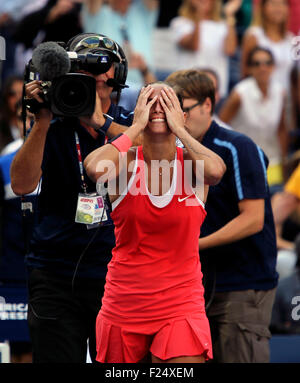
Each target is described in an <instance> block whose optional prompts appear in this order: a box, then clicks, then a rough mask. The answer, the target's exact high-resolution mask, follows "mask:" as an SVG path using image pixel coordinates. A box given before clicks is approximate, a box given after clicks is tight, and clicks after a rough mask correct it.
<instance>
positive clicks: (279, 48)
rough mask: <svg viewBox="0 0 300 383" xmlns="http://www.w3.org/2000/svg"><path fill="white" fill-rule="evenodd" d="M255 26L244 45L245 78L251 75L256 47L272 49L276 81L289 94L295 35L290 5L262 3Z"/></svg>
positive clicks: (278, 1) (277, 1) (273, 0)
mask: <svg viewBox="0 0 300 383" xmlns="http://www.w3.org/2000/svg"><path fill="white" fill-rule="evenodd" d="M254 15H255V17H254V18H253V22H252V26H251V27H250V28H249V29H248V30H247V31H246V32H245V36H244V40H243V44H242V68H241V70H242V76H243V77H244V76H247V75H248V74H249V67H248V65H247V60H248V56H249V52H250V51H251V50H252V49H253V48H254V47H256V46H260V47H263V48H267V49H269V50H270V51H271V52H272V53H273V55H274V58H275V63H276V65H275V69H274V72H273V75H272V79H274V81H276V82H279V83H281V84H282V85H283V87H284V89H285V90H286V91H287V92H289V90H290V85H291V71H292V68H293V60H292V55H291V49H292V39H293V34H292V33H291V32H289V31H288V27H287V25H288V18H289V3H288V1H287V0H261V2H260V3H259V4H258V6H257V7H256V10H255V12H254Z"/></svg>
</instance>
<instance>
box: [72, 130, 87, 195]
mask: <svg viewBox="0 0 300 383" xmlns="http://www.w3.org/2000/svg"><path fill="white" fill-rule="evenodd" d="M74 135H75V142H76V152H77V158H78V164H79V171H80V178H81V188H82V190H83V192H84V194H87V184H86V182H85V179H84V173H83V162H82V154H81V149H80V142H79V136H78V133H77V132H76V131H75V132H74Z"/></svg>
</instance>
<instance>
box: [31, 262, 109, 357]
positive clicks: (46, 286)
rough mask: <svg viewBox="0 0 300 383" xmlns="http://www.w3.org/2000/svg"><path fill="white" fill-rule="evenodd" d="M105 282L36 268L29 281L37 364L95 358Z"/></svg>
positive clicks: (33, 342) (32, 329)
mask: <svg viewBox="0 0 300 383" xmlns="http://www.w3.org/2000/svg"><path fill="white" fill-rule="evenodd" d="M104 284H105V280H104V279H99V280H97V279H91V280H90V279H89V280H80V279H77V280H76V279H75V283H74V288H72V283H71V279H70V278H65V277H62V276H58V275H55V274H52V273H51V272H49V271H44V270H38V269H34V270H32V271H31V272H30V275H29V280H28V292H29V299H28V325H29V331H30V336H31V340H32V348H33V362H34V363H85V362H86V356H87V340H89V353H90V357H91V360H92V361H93V362H94V361H95V357H96V340H95V322H96V317H97V314H98V312H99V309H100V307H101V300H102V296H103V292H104Z"/></svg>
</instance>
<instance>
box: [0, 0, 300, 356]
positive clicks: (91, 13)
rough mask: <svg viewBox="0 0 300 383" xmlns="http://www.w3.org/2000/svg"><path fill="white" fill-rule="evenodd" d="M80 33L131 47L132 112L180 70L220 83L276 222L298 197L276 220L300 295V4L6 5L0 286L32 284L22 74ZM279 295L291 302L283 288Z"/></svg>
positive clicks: (282, 262)
mask: <svg viewBox="0 0 300 383" xmlns="http://www.w3.org/2000/svg"><path fill="white" fill-rule="evenodd" d="M81 32H95V33H101V34H104V35H107V36H109V37H111V38H112V39H114V40H116V41H117V42H118V43H119V44H120V45H121V46H122V47H123V49H124V51H125V53H126V56H127V59H128V63H129V74H128V78H127V84H128V85H129V88H128V89H125V90H124V91H123V92H122V96H121V100H120V103H121V105H123V106H124V107H126V108H127V109H131V110H133V109H134V106H135V102H136V98H137V95H138V92H139V90H140V88H141V87H142V86H143V85H144V84H147V83H150V82H152V81H154V80H155V79H158V80H164V79H165V78H166V77H167V76H168V75H169V74H170V73H171V72H172V71H174V70H178V69H190V68H196V69H199V70H203V71H206V72H207V73H209V72H210V73H211V74H212V76H213V77H214V79H215V84H216V95H217V100H218V103H217V106H216V118H218V121H221V123H222V122H223V125H225V126H227V127H229V128H232V129H235V130H238V131H241V132H243V133H244V134H246V135H248V136H250V137H251V138H252V139H253V140H254V142H255V143H256V144H257V145H259V146H260V147H261V148H262V149H263V150H264V152H265V153H266V154H267V156H268V158H269V168H268V182H269V185H270V190H271V193H272V195H273V201H274V212H276V214H277V212H278V211H279V213H280V211H282V210H284V211H285V210H287V206H289V205H288V203H289V200H288V199H284V198H281V197H282V194H283V195H286V193H289V194H291V195H293V196H294V197H293V198H294V199H293V202H294V204H293V208H292V209H290V210H289V213H290V215H289V216H285V217H284V219H280V217H279V218H278V217H277V216H275V223H277V224H278V225H277V229H278V230H277V234H278V271H279V274H280V279H281V280H283V279H284V278H285V277H291V275H293V278H294V279H293V280H292V286H293V287H294V288H293V287H289V289H290V290H291V291H292V292H291V293H293V294H294V295H295V294H296V295H297V292H298V295H300V292H299V290H297V289H296V290H295V286H296V287H297V286H299V275H298V271H297V270H298V266H299V261H297V258H298V253H299V243H298V242H297V241H295V239H296V237H297V235H298V233H299V232H300V210H299V198H300V193H298V194H299V196H298V195H297V194H295V193H294V194H293V190H291V189H288V190H287V189H286V187H285V185H286V184H288V181H289V179H290V177H292V176H293V174H294V173H293V172H294V171H295V169H296V168H297V165H298V161H299V150H300V61H299V59H298V52H297V37H296V36H297V35H298V34H299V32H300V2H299V1H297V0H227V1H226V0H224V1H221V0H214V1H213V0H182V1H180V0H176V1H175V0H173V1H167V0H160V1H158V0H132V1H130V0H106V1H105V0H81V1H80V0H30V1H28V0H4V1H2V2H1V4H0V36H2V37H4V39H5V45H6V51H5V60H3V61H0V91H1V105H0V151H1V153H0V155H1V157H0V180H1V182H0V188H1V190H0V196H1V206H2V208H1V221H2V222H1V223H2V225H1V226H2V227H1V230H2V232H1V251H2V253H1V258H0V262H1V263H0V283H2V284H6V283H11V284H16V283H17V284H22V283H24V284H25V279H26V277H25V271H24V269H19V266H17V265H19V264H20V262H19V258H18V256H19V254H22V253H23V252H24V249H25V244H24V246H16V243H20V236H21V235H22V234H21V231H22V230H21V226H20V225H21V213H18V206H20V199H19V197H17V196H15V195H13V192H12V190H11V188H10V184H9V175H8V174H9V168H8V166H9V164H10V161H11V158H12V156H13V155H14V153H15V152H16V150H18V148H19V147H20V145H21V143H22V135H23V123H22V115H21V110H22V108H21V97H22V87H23V77H22V76H23V72H24V67H25V64H26V63H27V62H28V60H29V59H30V58H31V55H32V51H33V50H34V49H35V47H36V46H37V45H38V44H39V43H41V42H44V41H62V42H66V41H68V40H69V39H70V38H71V37H73V36H75V35H76V34H78V33H81ZM298 187H299V190H300V186H299V185H298ZM289 194H288V195H289ZM277 201H279V202H280V205H278V202H277ZM18 214H19V216H18ZM17 216H18V218H16V217H17ZM3 223H4V224H3ZM14 225H15V226H14ZM18 225H19V226H18ZM16 226H18V227H16ZM14 227H15V228H16V230H13V228H14ZM295 243H296V244H297V246H295ZM19 270H20V272H19ZM12 271H14V272H12ZM18 272H19V274H18ZM294 273H295V274H294ZM295 275H296V276H297V278H298V279H297V278H296V277H295ZM295 278H296V279H297V280H298V282H295ZM285 284H286V282H285ZM297 288H298V287H297ZM285 291H287V289H285ZM280 292H281V296H282V295H284V293H282V288H281V289H280ZM286 294H288V293H286ZM290 298H291V297H290V296H288V297H286V301H289V299H290ZM278 299H279V298H278ZM278 299H277V301H278ZM279 300H280V299H279ZM283 300H284V299H281V300H280V304H281V303H282V301H283ZM277 301H276V303H275V305H276V307H277V304H279V303H278V302H277ZM289 302H290V301H289ZM276 307H275V308H276ZM278 307H279V306H278ZM276 310H277V308H276ZM282 310H283V309H282ZM282 312H283V311H282ZM274 318H275V319H274V323H273V328H274V331H275V330H276V329H277V330H278V331H286V332H288V330H289V328H291V329H293V332H299V325H298V326H296V325H294V324H289V325H288V326H286V327H285V328H284V329H283V327H284V326H283V325H280V309H279V310H277V313H276V316H275V315H274ZM282 322H283V320H282ZM289 326H290V327H289ZM16 350H17V349H16ZM16 353H17V352H16Z"/></svg>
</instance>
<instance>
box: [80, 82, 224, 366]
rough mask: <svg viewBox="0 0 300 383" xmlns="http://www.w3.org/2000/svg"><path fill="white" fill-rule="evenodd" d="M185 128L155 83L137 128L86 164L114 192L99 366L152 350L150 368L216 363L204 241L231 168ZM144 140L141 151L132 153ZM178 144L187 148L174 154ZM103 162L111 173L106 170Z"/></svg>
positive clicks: (140, 106) (166, 92)
mask: <svg viewBox="0 0 300 383" xmlns="http://www.w3.org/2000/svg"><path fill="white" fill-rule="evenodd" d="M184 120H185V118H184V114H183V112H182V109H181V105H180V101H179V99H178V98H177V95H176V93H175V92H174V90H173V89H171V88H170V86H166V84H164V83H156V84H151V85H149V86H148V87H145V88H144V89H143V90H142V91H141V93H140V97H139V99H138V102H137V106H136V109H135V118H134V124H133V125H132V126H131V127H130V128H129V129H128V130H127V131H126V132H125V133H124V134H123V136H121V137H119V138H118V139H117V140H116V141H113V142H112V143H111V144H109V145H105V146H104V147H103V148H99V149H97V150H95V151H94V152H93V153H91V154H90V155H89V156H88V157H87V159H86V161H85V166H86V169H87V173H88V174H89V176H90V177H92V179H95V180H96V179H99V178H100V180H101V182H106V181H108V187H109V189H110V188H111V189H110V190H111V193H110V200H111V202H112V206H113V212H112V218H113V221H114V224H115V234H116V247H115V248H114V250H113V259H112V261H111V263H110V264H109V268H108V274H107V278H106V285H105V295H104V297H103V305H102V307H101V310H100V312H99V314H98V317H97V322H96V336H97V346H98V354H97V360H98V361H99V362H102V363H136V362H140V361H141V360H142V359H144V357H145V356H146V355H147V354H148V352H149V351H150V352H151V354H152V362H154V363H164V362H169V363H172V362H173V363H174V362H177V363H180V362H181V363H203V362H204V361H205V360H207V359H210V358H211V340H210V331H209V327H208V321H207V318H206V314H205V308H204V299H203V286H202V273H201V267H200V263H199V256H198V238H199V233H200V227H201V224H202V222H203V220H204V218H205V215H206V214H205V211H204V205H203V202H205V200H206V196H207V192H208V187H209V185H215V184H216V183H217V182H219V180H220V178H221V177H222V175H223V174H224V171H225V166H224V163H223V161H222V160H221V159H220V157H219V156H217V155H216V154H215V153H213V152H212V151H210V150H208V149H207V148H205V147H204V146H202V145H201V144H200V143H199V142H197V141H196V140H195V139H193V138H192V137H191V135H190V134H189V133H187V132H186V130H185V128H184ZM141 133H142V135H143V146H139V147H131V146H133V145H132V141H133V140H134V139H135V138H136V137H138V136H139V134H141ZM176 136H178V138H179V139H180V140H181V141H182V142H183V143H184V145H185V147H186V148H187V149H182V148H178V147H177V148H176V145H175V137H176ZM120 152H121V153H122V155H123V159H125V160H126V161H125V163H124V162H122V161H120V159H121V158H122V157H121V156H120ZM107 160H109V162H110V163H111V166H110V167H109V168H108V169H107V165H104V167H102V166H101V165H102V164H103V163H104V164H105V163H106V161H107ZM198 161H201V162H202V163H203V166H204V174H205V177H203V172H202V171H200V172H199V171H198V170H195V169H197V168H198V169H199V167H198V166H197V162H198ZM188 163H189V164H190V165H191V166H190V172H189V171H188V170H187V164H188ZM125 164H126V165H125ZM133 164H135V165H134V167H132V165H133ZM101 168H102V170H101ZM192 168H193V169H192ZM116 169H117V171H116ZM147 169H149V171H147ZM168 169H169V170H170V171H168ZM188 172H189V174H190V177H189V176H188V175H187V174H188ZM192 172H193V173H192ZM155 173H156V174H155ZM166 173H167V174H166ZM122 175H125V179H124V178H123V177H122ZM122 178H123V180H124V181H125V182H126V181H127V180H128V181H127V182H126V183H125V184H123V180H122V181H120V182H118V180H121V179H122ZM192 179H193V180H195V181H196V180H197V181H198V182H197V186H196V187H194V188H192V182H193V181H192ZM116 180H117V190H116V188H115V187H114V188H113V187H111V186H112V185H115V181H116ZM127 183H128V185H127ZM121 185H122V186H121ZM119 187H126V192H125V193H124V192H123V191H122V190H123V189H119ZM121 191H122V192H121ZM174 223H175V224H174ZM132 225H134V227H135V229H134V230H132ZM183 270H184V271H183ZM153 281H155V282H154V283H153Z"/></svg>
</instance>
